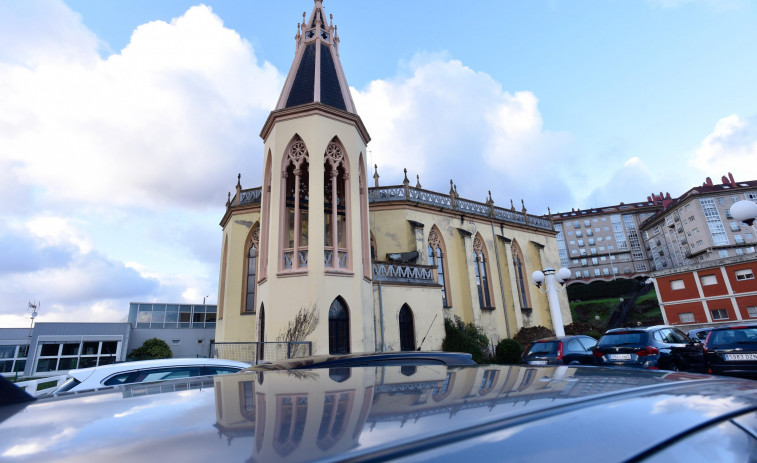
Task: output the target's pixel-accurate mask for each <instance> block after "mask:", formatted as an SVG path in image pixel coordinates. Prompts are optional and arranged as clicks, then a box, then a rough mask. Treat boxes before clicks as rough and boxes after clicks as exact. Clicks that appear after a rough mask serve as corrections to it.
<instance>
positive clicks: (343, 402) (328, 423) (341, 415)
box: [316, 390, 355, 450]
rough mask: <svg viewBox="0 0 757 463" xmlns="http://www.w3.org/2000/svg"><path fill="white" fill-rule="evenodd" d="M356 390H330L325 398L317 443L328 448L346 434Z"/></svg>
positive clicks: (321, 447) (323, 447)
mask: <svg viewBox="0 0 757 463" xmlns="http://www.w3.org/2000/svg"><path fill="white" fill-rule="evenodd" d="M354 401H355V391H354V390H350V391H340V392H328V393H326V394H325V397H324V398H323V413H322V414H321V425H320V426H319V428H318V438H317V440H316V445H317V446H318V448H319V449H321V450H328V449H330V448H331V447H333V446H334V444H336V443H337V442H339V440H341V438H342V437H343V436H344V434H345V431H346V430H347V422H348V421H349V419H350V414H351V413H352V404H353V403H354Z"/></svg>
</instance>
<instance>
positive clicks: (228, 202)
mask: <svg viewBox="0 0 757 463" xmlns="http://www.w3.org/2000/svg"><path fill="white" fill-rule="evenodd" d="M230 205H231V192H230V191H229V195H228V196H227V198H226V207H229V206H230Z"/></svg>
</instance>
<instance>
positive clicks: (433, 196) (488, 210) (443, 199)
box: [368, 185, 553, 231]
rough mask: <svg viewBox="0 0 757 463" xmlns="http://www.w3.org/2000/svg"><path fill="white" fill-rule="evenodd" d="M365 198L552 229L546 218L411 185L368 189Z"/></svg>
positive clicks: (375, 201) (373, 201) (370, 200)
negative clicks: (453, 197) (407, 203)
mask: <svg viewBox="0 0 757 463" xmlns="http://www.w3.org/2000/svg"><path fill="white" fill-rule="evenodd" d="M368 201H369V202H370V203H371V204H374V203H385V202H393V201H412V202H416V203H419V204H423V205H426V206H431V207H433V208H438V209H446V210H450V211H458V212H462V213H464V214H467V215H472V216H478V217H487V218H491V217H493V218H494V219H496V220H501V221H503V222H509V223H513V224H518V225H525V226H529V227H533V228H539V229H542V230H549V231H553V230H552V224H551V223H550V221H549V219H545V218H543V217H539V216H535V215H529V214H524V213H523V212H519V211H514V210H512V209H505V208H501V207H494V206H489V205H488V204H485V203H479V202H476V201H470V200H467V199H462V198H460V197H456V198H455V200H454V203H453V201H452V198H451V197H450V195H445V194H441V193H435V192H433V191H428V190H423V189H421V188H415V187H411V186H407V187H405V186H401V185H400V186H382V187H373V188H369V189H368Z"/></svg>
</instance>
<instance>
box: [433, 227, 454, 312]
mask: <svg viewBox="0 0 757 463" xmlns="http://www.w3.org/2000/svg"><path fill="white" fill-rule="evenodd" d="M428 265H433V266H434V269H435V272H436V277H437V281H438V282H439V284H440V285H441V286H442V306H443V307H450V303H449V302H450V299H449V288H448V287H447V278H446V276H447V260H446V255H445V252H444V242H443V241H442V239H441V237H440V236H439V232H438V231H437V228H436V227H434V228H433V229H432V230H431V232H430V233H429V234H428Z"/></svg>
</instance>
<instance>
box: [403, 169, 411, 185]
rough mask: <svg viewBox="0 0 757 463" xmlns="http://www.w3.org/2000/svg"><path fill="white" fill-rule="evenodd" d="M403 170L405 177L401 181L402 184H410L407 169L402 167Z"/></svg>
mask: <svg viewBox="0 0 757 463" xmlns="http://www.w3.org/2000/svg"><path fill="white" fill-rule="evenodd" d="M404 170H405V179H404V180H403V181H402V184H403V185H409V184H410V180H408V179H407V169H404Z"/></svg>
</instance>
